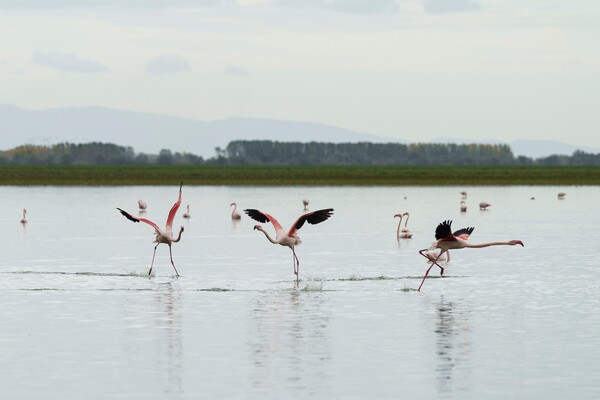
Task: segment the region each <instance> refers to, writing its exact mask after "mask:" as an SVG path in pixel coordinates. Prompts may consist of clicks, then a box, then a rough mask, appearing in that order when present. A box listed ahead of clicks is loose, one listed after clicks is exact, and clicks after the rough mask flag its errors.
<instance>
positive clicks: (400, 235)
mask: <svg viewBox="0 0 600 400" xmlns="http://www.w3.org/2000/svg"><path fill="white" fill-rule="evenodd" d="M404 215H408V213H407V212H405V213H404V214H402V213H399V214H395V215H394V218H396V217H398V218H400V220H399V221H398V229H397V230H396V239H398V240H400V239H410V238H411V237H412V233H410V232H409V230H408V228H407V227H406V223H405V224H404V228H402V229H401V226H402V217H403V216H404ZM406 220H407V221H408V216H407V217H406Z"/></svg>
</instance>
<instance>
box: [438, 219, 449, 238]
mask: <svg viewBox="0 0 600 400" xmlns="http://www.w3.org/2000/svg"><path fill="white" fill-rule="evenodd" d="M450 237H452V221H450V220H448V221H444V222H441V223H440V224H439V225H438V226H437V228H436V229H435V238H436V239H437V240H439V239H446V238H450Z"/></svg>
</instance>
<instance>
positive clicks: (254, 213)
mask: <svg viewBox="0 0 600 400" xmlns="http://www.w3.org/2000/svg"><path fill="white" fill-rule="evenodd" d="M244 212H245V213H246V214H247V215H248V216H249V217H250V218H252V219H253V220H255V221H258V222H262V223H263V224H264V223H265V222H270V223H272V224H273V227H274V228H275V230H276V231H278V230H281V229H283V228H282V227H281V224H280V223H279V222H277V220H276V219H275V218H273V217H272V216H270V215H269V214H267V213H264V212H262V211H258V210H256V209H254V208H248V209H245V210H244Z"/></svg>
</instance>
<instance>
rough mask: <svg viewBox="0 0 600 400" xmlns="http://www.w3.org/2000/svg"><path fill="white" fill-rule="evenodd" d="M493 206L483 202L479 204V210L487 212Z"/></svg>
mask: <svg viewBox="0 0 600 400" xmlns="http://www.w3.org/2000/svg"><path fill="white" fill-rule="evenodd" d="M489 206H491V204H490V203H486V202H485V201H482V202H481V203H479V209H480V210H487V208H488V207H489Z"/></svg>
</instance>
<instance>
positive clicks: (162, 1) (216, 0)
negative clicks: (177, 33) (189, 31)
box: [0, 0, 229, 10]
mask: <svg viewBox="0 0 600 400" xmlns="http://www.w3.org/2000/svg"><path fill="white" fill-rule="evenodd" d="M228 2H229V0H86V1H81V0H0V9H45V10H47V9H61V8H71V9H90V8H106V7H118V8H180V7H189V8H198V7H212V6H218V5H220V4H226V3H228Z"/></svg>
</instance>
